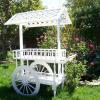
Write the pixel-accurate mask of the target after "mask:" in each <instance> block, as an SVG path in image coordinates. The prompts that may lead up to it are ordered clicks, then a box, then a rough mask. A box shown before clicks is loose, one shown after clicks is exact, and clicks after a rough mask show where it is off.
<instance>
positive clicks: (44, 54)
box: [13, 49, 66, 59]
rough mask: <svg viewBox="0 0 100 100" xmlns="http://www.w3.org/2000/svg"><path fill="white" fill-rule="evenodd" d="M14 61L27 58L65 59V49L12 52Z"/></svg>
mask: <svg viewBox="0 0 100 100" xmlns="http://www.w3.org/2000/svg"><path fill="white" fill-rule="evenodd" d="M13 57H14V59H23V58H25V57H26V59H28V58H34V57H37V58H41V59H42V58H45V59H46V58H50V59H52V58H58V59H61V58H63V59H64V58H66V49H60V50H58V49H23V50H14V51H13Z"/></svg>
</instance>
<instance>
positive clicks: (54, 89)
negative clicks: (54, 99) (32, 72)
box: [52, 85, 57, 96]
mask: <svg viewBox="0 0 100 100" xmlns="http://www.w3.org/2000/svg"><path fill="white" fill-rule="evenodd" d="M52 90H53V95H54V96H56V90H57V88H56V86H55V85H53V86H52Z"/></svg>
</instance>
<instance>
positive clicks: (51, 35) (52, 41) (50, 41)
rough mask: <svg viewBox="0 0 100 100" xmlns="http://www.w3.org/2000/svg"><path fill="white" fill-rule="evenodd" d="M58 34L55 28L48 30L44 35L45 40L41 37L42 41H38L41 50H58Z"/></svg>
mask: <svg viewBox="0 0 100 100" xmlns="http://www.w3.org/2000/svg"><path fill="white" fill-rule="evenodd" d="M56 34H57V33H56V28H55V27H49V28H47V30H46V31H45V32H44V33H43V38H42V39H41V37H40V39H41V41H38V46H39V47H40V48H57V37H56V36H57V35H56ZM40 39H39V40H40Z"/></svg>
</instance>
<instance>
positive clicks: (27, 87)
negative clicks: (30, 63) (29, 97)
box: [25, 85, 29, 94]
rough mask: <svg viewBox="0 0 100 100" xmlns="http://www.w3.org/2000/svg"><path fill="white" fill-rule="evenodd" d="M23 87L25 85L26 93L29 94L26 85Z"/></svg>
mask: <svg viewBox="0 0 100 100" xmlns="http://www.w3.org/2000/svg"><path fill="white" fill-rule="evenodd" d="M25 87H26V93H27V94H29V92H28V85H27V86H25Z"/></svg>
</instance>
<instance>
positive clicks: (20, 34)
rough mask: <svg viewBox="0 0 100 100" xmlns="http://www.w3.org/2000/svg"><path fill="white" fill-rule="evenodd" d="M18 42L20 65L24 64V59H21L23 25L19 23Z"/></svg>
mask: <svg viewBox="0 0 100 100" xmlns="http://www.w3.org/2000/svg"><path fill="white" fill-rule="evenodd" d="M19 39H20V40H19V42H20V43H19V44H20V54H21V55H20V58H21V60H20V61H21V62H20V63H21V65H23V64H24V61H23V60H22V57H23V26H22V25H19Z"/></svg>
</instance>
